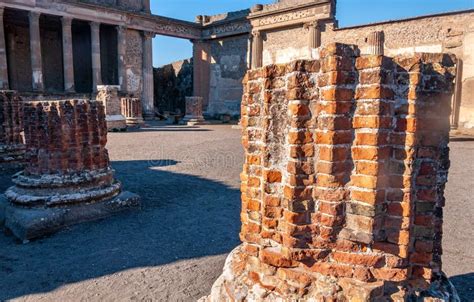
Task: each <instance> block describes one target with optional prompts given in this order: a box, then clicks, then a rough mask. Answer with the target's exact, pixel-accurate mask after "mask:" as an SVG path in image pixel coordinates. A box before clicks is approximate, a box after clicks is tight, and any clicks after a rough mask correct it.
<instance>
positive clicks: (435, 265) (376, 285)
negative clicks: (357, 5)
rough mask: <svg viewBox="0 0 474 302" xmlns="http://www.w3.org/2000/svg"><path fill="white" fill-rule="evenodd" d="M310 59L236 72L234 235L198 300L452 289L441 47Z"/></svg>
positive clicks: (448, 294) (444, 292)
mask: <svg viewBox="0 0 474 302" xmlns="http://www.w3.org/2000/svg"><path fill="white" fill-rule="evenodd" d="M319 57H320V61H317V60H299V61H295V62H291V63H288V64H278V65H277V64H275V65H268V66H265V67H263V68H258V69H254V70H250V71H249V72H248V73H247V75H246V77H245V80H244V95H243V98H242V127H243V131H242V143H243V146H244V149H245V163H244V166H243V171H242V174H241V180H242V184H241V192H242V211H241V216H240V217H241V221H242V228H241V232H240V238H241V241H242V242H243V243H242V245H241V246H239V247H237V248H236V249H235V250H234V251H233V252H232V253H231V254H230V255H229V257H228V258H227V261H226V263H225V267H224V273H223V274H222V276H221V277H219V279H218V280H217V281H216V282H215V284H214V286H213V288H212V291H211V295H210V296H209V297H206V298H204V299H203V300H202V301H212V302H217V301H426V302H428V301H438V299H437V298H440V301H441V300H443V301H459V298H458V297H457V296H456V291H455V290H454V288H453V286H452V285H451V284H450V283H449V281H448V279H447V278H446V276H445V275H444V274H443V273H442V270H441V253H442V249H441V237H442V217H443V214H442V208H443V206H444V203H445V199H444V187H445V184H446V181H447V173H448V167H449V158H448V150H449V148H448V142H449V130H450V129H449V114H450V110H449V107H450V99H451V93H452V86H453V78H454V70H455V66H454V62H455V59H454V58H453V56H449V55H443V54H416V55H410V56H400V57H395V58H388V57H384V56H377V55H370V56H362V57H359V56H358V50H357V49H355V47H354V46H350V45H344V44H330V45H328V46H327V47H324V48H323V49H320V55H319ZM435 70H436V71H435ZM433 72H434V73H435V74H433ZM387 74H389V75H393V76H386V75H387ZM400 78H404V79H407V80H406V81H399V80H397V79H400ZM314 79H317V80H316V81H315V80H314ZM441 297H442V298H441Z"/></svg>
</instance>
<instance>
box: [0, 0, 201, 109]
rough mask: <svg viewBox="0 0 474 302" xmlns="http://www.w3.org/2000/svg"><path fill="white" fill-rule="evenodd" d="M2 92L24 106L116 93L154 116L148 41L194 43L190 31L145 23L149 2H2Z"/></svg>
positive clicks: (169, 23)
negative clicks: (113, 88)
mask: <svg viewBox="0 0 474 302" xmlns="http://www.w3.org/2000/svg"><path fill="white" fill-rule="evenodd" d="M0 17H1V18H2V19H1V22H0V88H2V89H12V90H17V91H19V92H20V94H21V95H22V96H23V98H24V99H26V100H28V99H33V100H37V99H57V98H58V96H60V97H61V98H65V97H64V96H63V95H67V97H68V98H74V97H82V98H92V99H93V98H94V97H95V93H96V92H97V86H99V85H119V86H120V94H121V95H122V96H127V97H135V98H140V99H141V100H142V102H141V103H142V105H143V114H144V115H145V116H152V115H153V112H154V106H153V66H152V65H153V64H152V38H153V37H154V36H155V34H163V35H172V36H176V37H180V38H186V39H194V38H197V37H199V36H200V30H199V26H198V25H197V24H195V23H191V22H184V21H179V20H173V19H169V18H165V17H159V16H154V15H151V13H150V1H149V0H73V1H70V0H69V1H49V0H26V1H24V0H21V1H20V0H2V1H0Z"/></svg>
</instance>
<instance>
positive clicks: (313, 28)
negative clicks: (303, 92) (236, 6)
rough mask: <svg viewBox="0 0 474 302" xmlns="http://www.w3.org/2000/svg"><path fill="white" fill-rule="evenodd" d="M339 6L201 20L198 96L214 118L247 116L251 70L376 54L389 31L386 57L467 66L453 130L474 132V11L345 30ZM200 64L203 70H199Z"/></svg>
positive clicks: (280, 8)
mask: <svg viewBox="0 0 474 302" xmlns="http://www.w3.org/2000/svg"><path fill="white" fill-rule="evenodd" d="M335 11H336V3H335V1H332V0H292V1H282V0H280V1H277V2H276V3H275V4H270V5H256V6H254V7H253V8H251V9H249V10H243V11H238V12H231V13H226V14H222V15H215V16H198V18H197V20H196V22H198V23H199V24H202V26H203V27H202V35H201V36H202V41H201V43H199V44H195V49H194V58H195V60H196V57H197V58H198V59H199V63H198V64H196V65H195V79H197V80H195V83H194V87H195V89H194V91H195V94H196V95H200V96H202V97H204V99H205V101H204V106H205V112H206V113H207V114H208V115H216V114H223V113H225V114H239V105H240V98H241V95H242V89H243V88H242V85H241V81H242V79H243V77H244V75H245V72H246V70H248V69H249V68H250V67H260V66H264V65H268V64H273V63H287V62H290V61H292V60H296V59H315V58H316V52H315V49H316V48H317V47H319V46H321V45H322V46H324V45H327V44H329V43H333V42H340V43H350V44H356V45H358V46H359V47H360V49H361V52H362V53H363V54H367V53H371V47H370V45H369V44H370V43H369V42H370V39H369V34H370V33H371V32H374V31H383V37H384V41H382V45H383V47H382V49H383V51H384V53H385V54H386V55H390V56H395V55H399V54H413V53H415V52H430V53H434V52H448V53H453V54H455V55H456V57H457V58H458V59H459V60H460V62H459V64H458V68H459V70H458V74H459V75H460V76H459V78H458V80H457V81H458V83H457V88H456V93H455V94H454V96H453V100H452V103H453V106H452V107H453V115H452V121H451V123H452V126H453V127H459V128H474V87H473V85H474V84H473V83H474V67H473V66H474V59H473V57H474V49H473V46H472V45H473V43H472V41H473V39H474V38H473V37H474V27H473V24H474V11H472V10H471V11H461V12H454V13H446V14H439V15H431V16H424V17H417V18H411V19H405V20H397V21H390V22H381V23H376V24H368V25H362V26H356V27H348V28H339V27H338V22H337V20H336V19H335ZM199 64H200V65H199Z"/></svg>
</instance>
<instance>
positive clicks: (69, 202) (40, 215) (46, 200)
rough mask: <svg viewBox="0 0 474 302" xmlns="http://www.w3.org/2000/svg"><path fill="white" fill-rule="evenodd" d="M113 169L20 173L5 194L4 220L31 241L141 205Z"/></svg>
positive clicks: (23, 237) (16, 234)
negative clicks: (35, 174) (123, 190)
mask: <svg viewBox="0 0 474 302" xmlns="http://www.w3.org/2000/svg"><path fill="white" fill-rule="evenodd" d="M113 172H114V171H113V170H112V169H110V168H107V169H100V170H93V171H83V172H81V173H75V174H68V175H63V174H51V175H50V174H48V175H41V176H32V175H29V174H27V173H25V172H20V173H17V174H16V175H15V176H14V177H13V179H12V180H13V183H14V184H15V185H14V186H12V187H10V188H8V189H7V190H6V192H5V195H2V196H3V197H2V200H1V203H2V204H1V205H0V208H1V209H3V211H2V210H0V216H3V218H1V217H0V222H1V221H4V224H5V227H6V228H7V229H9V230H10V231H11V232H12V233H13V234H14V235H15V236H16V237H18V238H19V239H20V240H22V241H28V240H31V239H34V238H37V237H41V236H44V235H48V234H51V233H54V232H56V231H59V230H60V229H62V228H64V227H66V226H69V225H73V224H77V223H81V222H85V221H90V220H96V219H100V218H104V217H106V216H109V215H111V214H114V213H116V212H120V211H123V210H126V209H129V208H134V207H138V206H140V197H139V196H138V195H136V194H132V193H130V192H121V187H122V185H121V183H120V182H119V181H117V180H115V179H114V176H113ZM2 212H3V213H4V214H3V215H1V213H2Z"/></svg>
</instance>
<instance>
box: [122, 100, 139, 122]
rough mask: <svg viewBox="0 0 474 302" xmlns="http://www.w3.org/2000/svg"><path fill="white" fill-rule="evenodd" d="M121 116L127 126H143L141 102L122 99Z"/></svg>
mask: <svg viewBox="0 0 474 302" xmlns="http://www.w3.org/2000/svg"><path fill="white" fill-rule="evenodd" d="M121 103H122V115H123V116H125V119H126V122H127V126H132V127H136V126H140V125H143V113H142V102H141V101H140V99H139V98H130V97H126V98H122V99H121Z"/></svg>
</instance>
